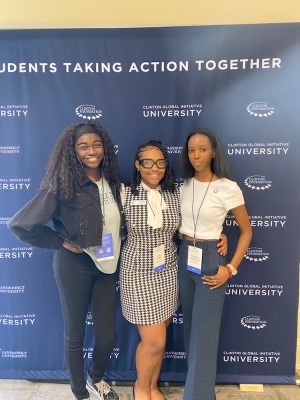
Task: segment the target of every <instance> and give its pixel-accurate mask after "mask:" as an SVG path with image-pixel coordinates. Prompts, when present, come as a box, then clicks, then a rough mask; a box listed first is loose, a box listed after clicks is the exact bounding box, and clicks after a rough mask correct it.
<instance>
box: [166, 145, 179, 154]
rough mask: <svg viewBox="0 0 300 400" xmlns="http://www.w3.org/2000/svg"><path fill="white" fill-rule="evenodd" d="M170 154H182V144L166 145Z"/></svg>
mask: <svg viewBox="0 0 300 400" xmlns="http://www.w3.org/2000/svg"><path fill="white" fill-rule="evenodd" d="M166 148H167V151H168V154H180V153H181V152H182V146H166Z"/></svg>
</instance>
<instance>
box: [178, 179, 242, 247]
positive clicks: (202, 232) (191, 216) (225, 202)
mask: <svg viewBox="0 0 300 400" xmlns="http://www.w3.org/2000/svg"><path fill="white" fill-rule="evenodd" d="M193 187H194V200H193ZM207 188H208V190H207ZM206 190H207V192H206ZM205 192H206V195H205ZM204 196H205V197H204ZM203 197H204V200H203ZM202 200H203V203H202ZM201 203H202V206H201V208H200V211H199V207H200V205H201ZM242 204H245V201H244V197H243V193H242V191H241V189H240V188H239V186H238V185H237V183H236V182H233V181H231V180H229V179H227V178H222V179H218V180H216V181H212V182H211V183H209V182H199V181H197V180H196V179H195V178H191V179H189V180H187V181H185V182H184V184H183V186H182V187H181V226H180V228H179V232H180V233H182V234H184V235H187V236H190V237H194V233H195V236H196V238H198V239H207V240H208V239H215V240H218V239H219V238H220V234H221V232H222V228H223V227H222V226H223V223H224V220H225V217H226V215H227V213H228V211H229V210H231V209H233V208H235V207H238V206H240V205H242ZM198 211H199V215H198ZM197 215H198V219H197ZM195 228H196V229H195ZM195 230H196V232H195Z"/></svg>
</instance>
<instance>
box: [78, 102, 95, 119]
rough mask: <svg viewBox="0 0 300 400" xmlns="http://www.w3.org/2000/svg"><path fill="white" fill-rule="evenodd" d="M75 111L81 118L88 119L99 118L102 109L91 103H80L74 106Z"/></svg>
mask: <svg viewBox="0 0 300 400" xmlns="http://www.w3.org/2000/svg"><path fill="white" fill-rule="evenodd" d="M75 113H76V115H78V117H80V118H82V119H87V120H88V121H91V120H95V119H99V118H100V117H102V110H97V109H96V106H94V105H92V104H82V105H80V106H78V107H76V108H75Z"/></svg>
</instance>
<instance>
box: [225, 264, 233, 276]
mask: <svg viewBox="0 0 300 400" xmlns="http://www.w3.org/2000/svg"><path fill="white" fill-rule="evenodd" d="M225 268H227V271H228V273H229V278H232V271H231V269H230V267H228V264H227V265H225Z"/></svg>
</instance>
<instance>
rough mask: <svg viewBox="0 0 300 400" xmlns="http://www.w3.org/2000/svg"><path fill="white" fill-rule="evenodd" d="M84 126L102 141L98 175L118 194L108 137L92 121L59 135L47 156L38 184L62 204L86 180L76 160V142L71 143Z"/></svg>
mask: <svg viewBox="0 0 300 400" xmlns="http://www.w3.org/2000/svg"><path fill="white" fill-rule="evenodd" d="M87 126H89V127H92V128H95V133H97V134H98V135H99V136H100V138H101V141H102V145H103V149H104V159H103V160H102V161H101V163H100V165H99V169H100V171H101V175H102V176H103V177H104V178H105V179H106V180H107V181H108V183H109V185H110V186H111V185H112V184H115V185H116V187H117V189H119V190H120V188H121V179H120V169H119V164H118V160H117V157H116V154H115V150H114V145H113V143H112V141H111V139H110V137H109V135H108V133H107V132H106V131H105V129H104V128H103V127H102V126H101V125H99V124H97V123H96V122H94V121H90V122H88V123H77V124H73V125H71V126H69V127H67V128H66V129H65V130H64V131H63V132H62V134H61V136H60V137H59V139H58V141H57V143H56V145H55V147H54V150H53V152H52V154H51V156H50V159H49V162H48V166H47V169H46V173H45V176H44V178H43V180H42V182H41V188H44V187H48V188H49V190H50V191H52V192H53V193H55V194H56V195H57V196H58V199H59V200H61V201H64V200H70V199H72V198H74V197H75V195H76V189H78V187H79V186H80V182H84V181H86V179H87V176H86V175H85V173H84V169H83V168H82V166H81V164H80V162H79V161H78V159H77V157H76V152H75V141H76V140H74V139H75V137H76V133H78V131H79V130H80V129H81V128H83V127H87ZM119 190H117V192H119Z"/></svg>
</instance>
